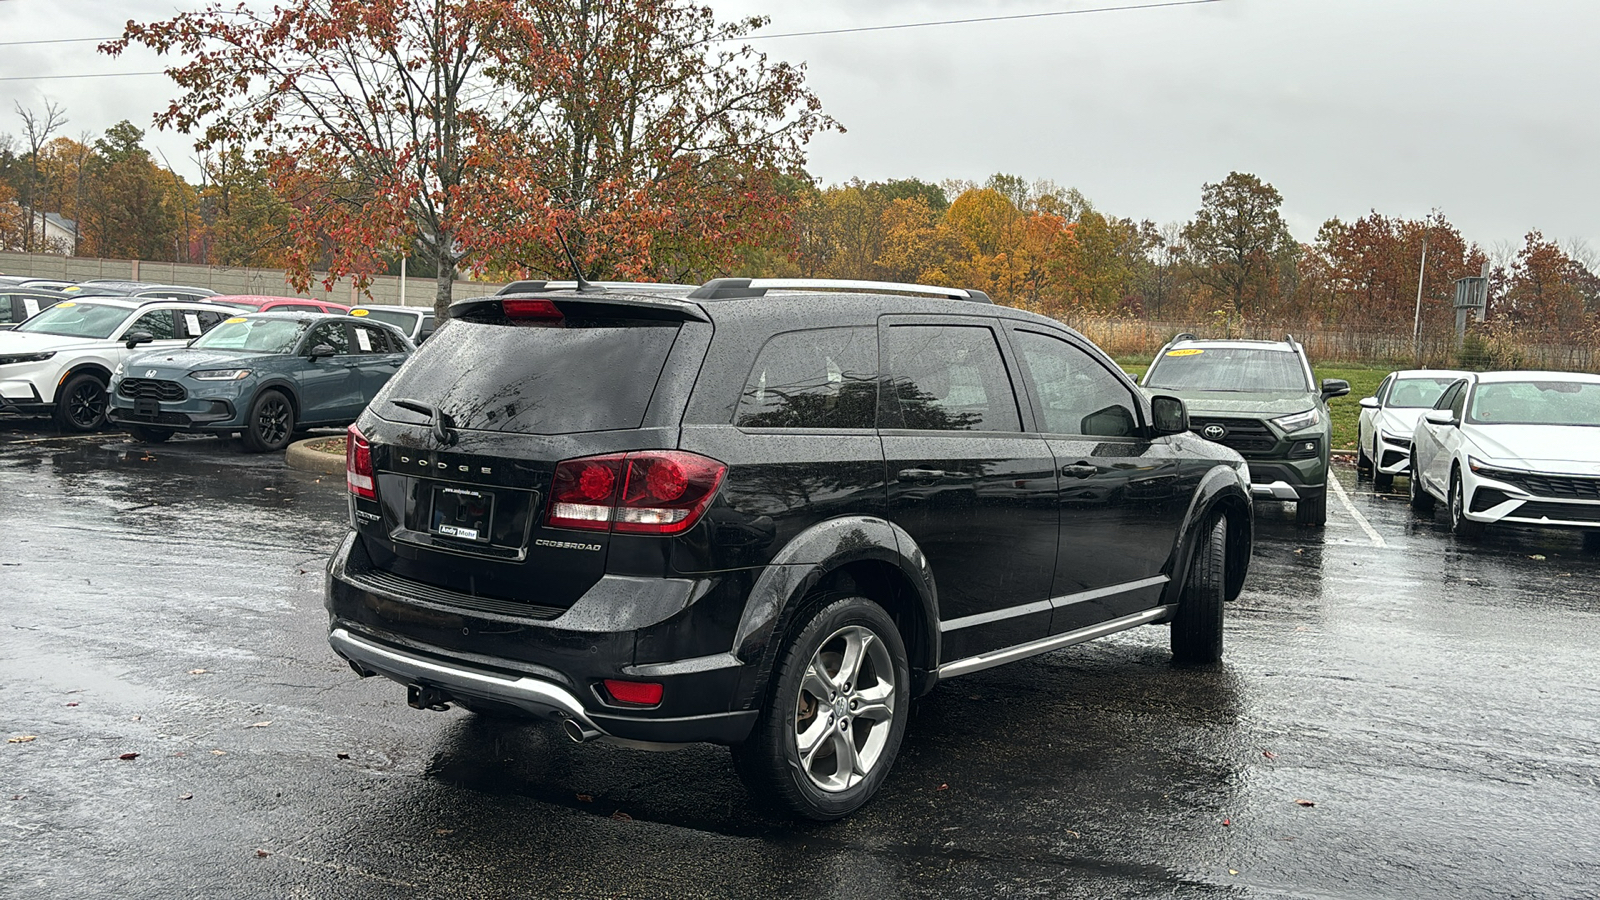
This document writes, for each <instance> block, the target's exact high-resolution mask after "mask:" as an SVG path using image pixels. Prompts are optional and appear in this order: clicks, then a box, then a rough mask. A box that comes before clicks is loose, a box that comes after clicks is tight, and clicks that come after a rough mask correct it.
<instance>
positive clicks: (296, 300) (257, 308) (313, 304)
mask: <svg viewBox="0 0 1600 900" xmlns="http://www.w3.org/2000/svg"><path fill="white" fill-rule="evenodd" d="M206 302H207V303H220V304H223V305H226V306H236V307H238V308H239V309H244V310H249V311H250V312H321V313H334V312H349V311H350V307H348V306H341V305H339V304H337V303H329V302H327V301H326V300H308V299H306V298H305V297H268V296H263V295H259V294H230V295H226V296H217V297H207V298H206Z"/></svg>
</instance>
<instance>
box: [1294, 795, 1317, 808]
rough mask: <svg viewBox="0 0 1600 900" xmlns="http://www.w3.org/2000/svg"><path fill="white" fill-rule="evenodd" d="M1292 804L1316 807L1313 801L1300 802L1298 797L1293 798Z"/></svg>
mask: <svg viewBox="0 0 1600 900" xmlns="http://www.w3.org/2000/svg"><path fill="white" fill-rule="evenodd" d="M1294 802H1296V803H1298V804H1300V805H1301V806H1316V805H1317V803H1316V801H1315V800H1301V799H1300V798H1298V797H1296V798H1295V801H1294Z"/></svg>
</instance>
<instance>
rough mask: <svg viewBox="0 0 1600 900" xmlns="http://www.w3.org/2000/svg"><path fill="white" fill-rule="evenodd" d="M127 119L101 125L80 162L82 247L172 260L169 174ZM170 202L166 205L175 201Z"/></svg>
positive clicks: (174, 237) (174, 232)
mask: <svg viewBox="0 0 1600 900" xmlns="http://www.w3.org/2000/svg"><path fill="white" fill-rule="evenodd" d="M143 140H144V132H143V131H140V130H139V129H138V128H136V127H134V126H133V125H132V124H131V123H129V122H126V121H124V122H119V123H117V124H116V125H113V126H111V127H110V128H108V129H106V133H105V135H104V136H103V137H101V138H99V139H97V140H96V141H95V142H94V153H93V155H92V156H91V157H90V158H89V160H88V161H87V163H86V166H85V167H86V172H85V175H84V179H85V182H86V187H85V190H84V197H83V202H82V205H81V206H80V207H79V213H80V218H79V225H78V227H79V231H80V233H81V234H82V235H83V238H82V240H81V243H82V246H83V248H84V251H85V252H86V253H88V254H90V255H93V256H102V257H111V258H116V259H175V258H176V256H177V254H176V253H175V252H174V251H175V248H176V247H177V246H178V240H179V238H178V234H179V232H178V227H179V224H180V222H179V217H178V215H177V214H176V212H175V210H174V209H173V208H172V207H171V206H169V204H168V199H169V197H168V195H169V192H170V191H171V190H172V188H173V186H174V183H173V176H172V175H171V173H170V172H167V171H166V170H164V169H161V168H159V167H158V166H156V165H155V163H154V162H153V161H152V160H151V159H150V154H149V152H148V151H146V150H145V149H144V147H143V144H142V141H143ZM176 205H177V204H173V205H172V206H176Z"/></svg>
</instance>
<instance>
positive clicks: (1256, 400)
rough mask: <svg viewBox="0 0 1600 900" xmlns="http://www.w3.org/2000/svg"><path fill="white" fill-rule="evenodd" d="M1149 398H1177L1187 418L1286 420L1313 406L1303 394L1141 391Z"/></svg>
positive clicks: (1313, 398) (1313, 401) (1314, 402)
mask: <svg viewBox="0 0 1600 900" xmlns="http://www.w3.org/2000/svg"><path fill="white" fill-rule="evenodd" d="M1144 392H1145V393H1146V394H1149V395H1151V396H1154V395H1156V394H1161V395H1164V396H1167V397H1177V398H1178V399H1179V400H1182V401H1183V405H1184V406H1185V407H1187V408H1188V410H1189V415H1191V416H1193V415H1213V416H1266V417H1267V418H1269V419H1270V418H1274V417H1276V416H1287V415H1289V414H1290V413H1297V412H1305V411H1306V410H1308V409H1310V408H1312V407H1314V406H1316V405H1317V398H1316V395H1314V394H1306V393H1298V392H1293V393H1281V394H1280V393H1271V392H1265V391H1263V392H1260V393H1255V392H1251V393H1236V392H1233V391H1168V390H1162V389H1160V388H1144Z"/></svg>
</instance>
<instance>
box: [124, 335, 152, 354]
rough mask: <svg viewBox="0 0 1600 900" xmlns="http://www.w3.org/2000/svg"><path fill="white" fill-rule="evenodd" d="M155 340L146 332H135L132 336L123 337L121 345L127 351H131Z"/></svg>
mask: <svg viewBox="0 0 1600 900" xmlns="http://www.w3.org/2000/svg"><path fill="white" fill-rule="evenodd" d="M155 339H156V336H155V335H153V334H151V333H150V332H148V331H135V332H134V333H132V334H125V335H123V336H122V343H123V345H124V346H126V347H127V348H128V349H129V350H132V349H133V348H135V347H137V346H139V345H140V344H148V343H150V342H151V341H153V340H155Z"/></svg>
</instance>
